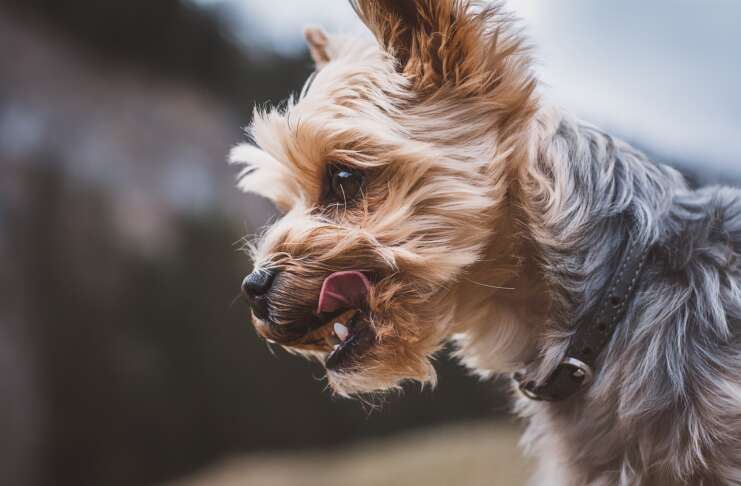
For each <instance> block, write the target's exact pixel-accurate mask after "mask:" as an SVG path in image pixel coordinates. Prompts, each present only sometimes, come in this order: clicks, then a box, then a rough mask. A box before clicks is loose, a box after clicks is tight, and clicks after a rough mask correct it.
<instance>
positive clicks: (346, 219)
mask: <svg viewBox="0 0 741 486" xmlns="http://www.w3.org/2000/svg"><path fill="white" fill-rule="evenodd" d="M353 5H354V6H355V7H356V10H357V12H358V14H359V15H360V17H361V18H362V20H363V21H364V22H365V23H366V25H367V26H368V27H369V28H370V30H371V31H372V32H373V34H374V35H375V38H376V40H377V42H372V41H370V40H365V39H363V38H347V37H330V36H327V35H326V34H324V33H323V32H322V31H321V30H317V29H307V31H306V37H307V41H308V43H309V47H310V50H311V53H312V55H313V57H314V60H315V61H316V64H317V72H316V73H315V74H314V75H312V78H311V79H310V80H309V81H308V82H307V84H306V86H305V88H304V90H303V92H302V93H301V95H300V97H298V98H297V99H295V100H294V99H292V100H290V101H289V102H288V103H287V105H286V106H285V107H283V108H281V109H275V110H271V111H267V112H265V111H256V112H255V116H254V121H253V124H252V125H251V127H250V130H249V131H250V135H251V137H252V139H253V140H254V145H253V144H245V145H241V146H238V147H237V148H235V149H234V151H233V153H232V161H233V162H235V163H240V164H245V165H246V166H247V167H246V168H245V170H244V171H243V173H242V174H241V176H240V187H241V188H242V189H243V190H245V191H249V192H254V193H258V194H261V195H263V196H265V197H267V198H269V199H271V200H272V201H273V202H274V203H275V204H276V206H277V207H278V208H279V209H281V210H282V212H283V213H284V214H283V216H282V218H281V219H280V220H278V221H277V222H276V223H275V224H273V225H272V226H271V227H269V228H268V229H267V230H266V231H265V233H264V234H263V236H262V237H261V239H260V240H259V241H258V242H257V243H256V245H255V246H254V248H253V255H252V256H253V258H254V262H255V271H254V272H253V273H252V274H251V275H250V276H248V277H247V278H246V279H245V282H244V290H245V293H246V294H247V295H248V298H249V299H250V301H251V303H252V305H253V314H254V315H253V317H254V319H253V321H254V324H255V327H256V328H257V331H258V333H259V334H261V335H262V336H264V337H265V338H267V339H269V340H271V341H274V342H276V343H279V344H281V345H283V346H285V347H286V348H287V349H289V350H291V351H295V352H299V353H302V354H306V355H309V356H313V357H317V358H319V359H320V360H321V361H322V362H323V363H324V364H325V366H326V368H327V371H328V378H329V382H330V384H331V386H332V387H333V388H334V389H335V390H336V391H337V392H339V393H342V394H348V393H358V392H368V391H373V390H379V389H385V388H389V387H393V386H396V385H397V384H398V383H399V382H400V381H402V380H404V379H418V380H423V381H425V380H430V379H433V378H434V370H433V368H432V366H431V364H430V357H431V356H432V354H433V353H434V352H435V351H436V350H438V349H439V347H440V346H441V344H442V343H443V342H444V340H445V339H446V337H448V336H449V335H450V333H451V332H452V331H453V330H454V329H455V326H456V324H457V323H456V319H457V317H456V310H457V308H458V304H459V300H460V298H461V292H462V291H461V287H460V285H459V282H460V281H461V279H462V278H463V276H464V275H465V274H466V273H467V272H470V271H471V269H472V268H474V267H475V266H476V264H477V263H479V262H481V260H482V258H483V255H485V254H486V253H487V251H488V249H489V248H490V247H491V243H492V241H493V240H496V238H497V237H498V231H497V227H496V226H497V219H498V217H499V213H500V212H501V208H502V207H503V206H504V205H503V204H502V201H503V200H504V199H505V198H506V197H507V194H506V192H507V187H506V185H507V184H506V178H507V172H508V171H510V170H512V169H511V167H509V165H510V161H509V159H510V158H511V157H512V154H513V152H514V151H516V145H517V142H516V141H517V138H518V135H517V134H518V133H519V132H520V131H521V130H523V127H524V126H525V124H526V123H527V120H528V118H529V117H530V116H531V115H532V113H533V111H534V110H535V107H534V104H535V102H534V101H533V81H532V79H531V77H530V73H529V69H528V66H527V59H526V56H525V55H524V54H523V50H522V47H521V44H520V41H519V40H518V39H517V38H516V36H514V35H513V34H512V30H511V29H510V21H509V19H508V18H507V17H506V16H505V15H503V14H502V13H501V12H500V9H499V7H498V6H497V5H488V6H482V5H478V4H477V5H470V4H469V3H468V2H464V1H459V0H403V1H392V0H388V1H378V0H357V1H355V2H353Z"/></svg>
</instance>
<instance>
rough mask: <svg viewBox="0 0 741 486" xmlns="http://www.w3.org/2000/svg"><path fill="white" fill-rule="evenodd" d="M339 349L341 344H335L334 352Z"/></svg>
mask: <svg viewBox="0 0 741 486" xmlns="http://www.w3.org/2000/svg"><path fill="white" fill-rule="evenodd" d="M338 349H340V345H339V344H335V345H334V348H332V351H337V350H338Z"/></svg>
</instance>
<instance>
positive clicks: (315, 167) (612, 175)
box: [231, 0, 741, 486]
mask: <svg viewBox="0 0 741 486" xmlns="http://www.w3.org/2000/svg"><path fill="white" fill-rule="evenodd" d="M351 3H352V5H353V6H354V8H355V10H356V11H357V13H358V15H359V16H360V18H361V19H362V21H363V22H364V23H365V24H366V25H367V27H368V28H369V30H370V31H371V32H372V34H373V38H371V37H369V38H367V39H366V38H363V37H362V36H359V37H352V36H339V35H338V36H330V35H327V34H326V33H325V32H324V31H322V30H321V29H318V28H309V29H307V30H306V39H307V42H308V46H309V49H310V52H311V55H312V57H313V59H314V61H315V63H316V71H315V73H314V74H312V76H311V78H310V79H309V80H308V81H307V83H306V85H305V86H304V89H303V90H302V92H301V93H300V95H298V96H297V97H295V98H291V99H290V100H289V101H288V102H287V104H285V105H284V106H282V107H279V108H273V109H262V110H261V109H257V110H256V111H255V113H254V119H253V122H252V124H251V126H250V127H249V130H248V132H249V135H250V137H251V141H250V142H249V143H245V144H242V145H238V146H237V147H236V148H234V149H233V151H232V153H231V161H232V162H233V163H236V164H242V165H243V169H242V170H241V172H240V175H239V182H238V184H239V187H240V188H241V189H242V190H244V191H247V192H252V193H256V194H259V195H262V196H264V197H266V198H268V199H270V200H271V201H273V202H274V203H275V205H276V207H277V208H278V209H279V210H280V211H281V212H282V213H283V215H282V217H281V218H280V219H278V220H277V221H276V222H275V223H274V224H272V225H270V226H269V227H268V228H267V229H266V230H265V231H264V233H263V234H262V235H260V237H259V238H258V240H257V241H256V243H255V244H254V245H252V246H251V249H250V251H251V257H252V259H253V261H254V271H253V272H252V273H251V274H249V275H248V276H247V277H246V278H245V280H244V282H243V291H244V293H245V295H246V296H247V299H248V300H249V302H250V304H251V306H252V314H253V323H254V326H255V328H256V330H257V332H258V333H259V335H261V336H263V337H264V338H266V339H268V340H270V341H271V342H274V343H278V344H279V345H282V346H283V347H285V348H286V349H287V350H288V351H290V352H293V353H298V354H301V355H304V356H307V357H310V358H312V359H317V360H319V361H321V362H322V363H323V364H324V366H325V367H326V372H327V380H328V383H329V385H330V386H331V388H332V390H334V392H336V393H337V394H339V395H342V396H356V395H364V394H369V393H379V392H383V391H386V390H391V389H394V388H398V387H399V386H400V384H401V383H402V382H404V381H407V380H416V381H420V382H423V383H433V384H434V382H435V370H434V367H433V365H432V361H431V360H432V358H433V357H434V356H435V354H436V353H437V352H438V351H440V350H441V348H442V347H443V346H444V345H445V344H446V343H449V342H452V343H454V349H455V351H454V353H455V356H456V357H457V358H458V359H459V360H460V362H461V363H462V364H464V365H465V366H467V367H468V368H470V369H471V370H474V371H475V372H476V373H477V374H478V375H480V376H481V377H482V378H489V377H491V376H494V375H507V376H514V379H513V380H512V383H513V386H512V390H513V397H514V403H515V405H514V408H515V410H516V412H517V413H518V414H519V415H520V416H521V417H524V418H525V419H526V422H527V423H528V426H527V429H526V432H525V435H524V437H523V443H524V446H525V448H526V449H527V450H528V451H529V452H530V453H531V454H533V455H534V456H536V457H537V458H538V469H537V472H536V476H535V478H534V479H533V484H537V485H570V486H573V485H618V484H619V485H651V486H660V485H675V484H688V485H704V486H710V485H720V484H741V264H740V263H739V257H740V256H741V191H738V190H735V189H730V188H722V187H710V188H699V189H698V188H692V187H690V186H689V184H688V183H687V182H686V180H685V178H684V177H683V176H682V175H681V174H680V173H679V172H677V171H676V170H674V169H672V168H670V167H667V166H665V165H662V164H659V163H655V162H652V161H651V160H649V159H648V158H647V157H646V156H645V155H644V154H642V153H641V152H640V151H638V150H636V149H634V148H632V147H631V146H629V145H628V144H626V143H624V142H622V141H620V140H618V139H616V138H614V137H612V136H610V135H608V134H606V133H604V132H603V131H601V130H599V129H597V128H595V127H593V126H591V125H589V124H586V123H584V122H582V121H580V120H577V119H575V118H574V117H572V116H570V115H568V114H567V113H565V112H563V111H561V110H559V109H557V108H555V107H553V106H551V105H549V104H548V103H547V101H546V100H545V99H544V96H543V94H542V92H541V91H540V90H539V88H538V82H537V79H536V76H535V75H534V73H533V71H532V68H531V65H532V61H531V50H530V48H529V46H528V44H527V39H525V38H524V36H523V35H522V34H521V29H520V28H519V27H518V21H517V20H516V19H515V18H513V17H512V16H511V15H510V14H508V13H507V11H506V10H505V9H504V7H503V6H502V4H500V3H483V2H475V1H466V0H398V1H394V0H353V1H352V2H351ZM462 399H465V398H462Z"/></svg>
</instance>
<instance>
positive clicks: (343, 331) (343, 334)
mask: <svg viewBox="0 0 741 486" xmlns="http://www.w3.org/2000/svg"><path fill="white" fill-rule="evenodd" d="M334 333H335V334H337V337H338V338H340V341H343V342H344V341H345V340H346V339H347V336H349V335H350V331H348V330H347V328H346V327H345V326H344V325H342V324H340V323H339V322H335V323H334Z"/></svg>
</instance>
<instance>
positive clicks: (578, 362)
mask: <svg viewBox="0 0 741 486" xmlns="http://www.w3.org/2000/svg"><path fill="white" fill-rule="evenodd" d="M649 250H650V246H648V247H647V246H644V245H642V244H640V243H639V242H638V241H636V239H635V238H630V240H629V242H628V244H627V245H626V246H625V248H624V250H623V255H622V258H621V260H620V264H619V265H618V268H617V271H616V272H615V274H614V275H613V277H612V279H611V280H610V284H609V286H608V288H607V290H606V291H605V292H603V293H604V296H603V297H602V298H601V299H600V300H599V301H598V302H597V305H596V306H595V307H594V308H593V309H592V311H591V312H587V313H586V314H585V315H584V316H583V317H582V318H581V319H580V320H579V322H578V323H577V326H576V332H575V333H574V335H573V336H572V337H571V342H570V343H569V347H568V348H567V350H566V354H565V356H564V358H563V359H562V360H561V362H560V363H559V364H558V366H557V367H556V368H555V369H554V370H553V371H552V372H551V373H550V374H549V375H548V376H547V377H546V378H545V380H543V381H542V382H541V383H536V382H534V381H527V380H526V379H525V375H524V373H515V375H514V379H515V381H516V382H517V383H518V385H519V388H520V391H521V392H522V393H523V394H524V395H525V396H526V397H528V398H530V399H532V400H537V401H548V402H557V401H563V400H566V399H568V398H570V397H572V396H573V395H575V394H576V393H577V392H578V391H580V390H581V389H584V388H586V387H588V386H589V385H590V384H591V383H592V379H593V377H594V369H595V364H596V362H597V358H598V357H599V355H600V354H601V353H602V351H604V348H605V347H606V346H607V344H608V343H609V342H610V340H611V339H612V336H613V334H614V333H615V330H616V329H617V326H618V324H619V323H620V322H621V321H622V320H623V318H624V317H625V312H626V310H627V308H628V304H629V302H630V299H631V297H632V296H633V291H634V290H635V285H636V282H637V281H638V278H639V277H640V275H641V272H642V270H643V267H644V265H645V263H646V258H647V256H648V254H649Z"/></svg>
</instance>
